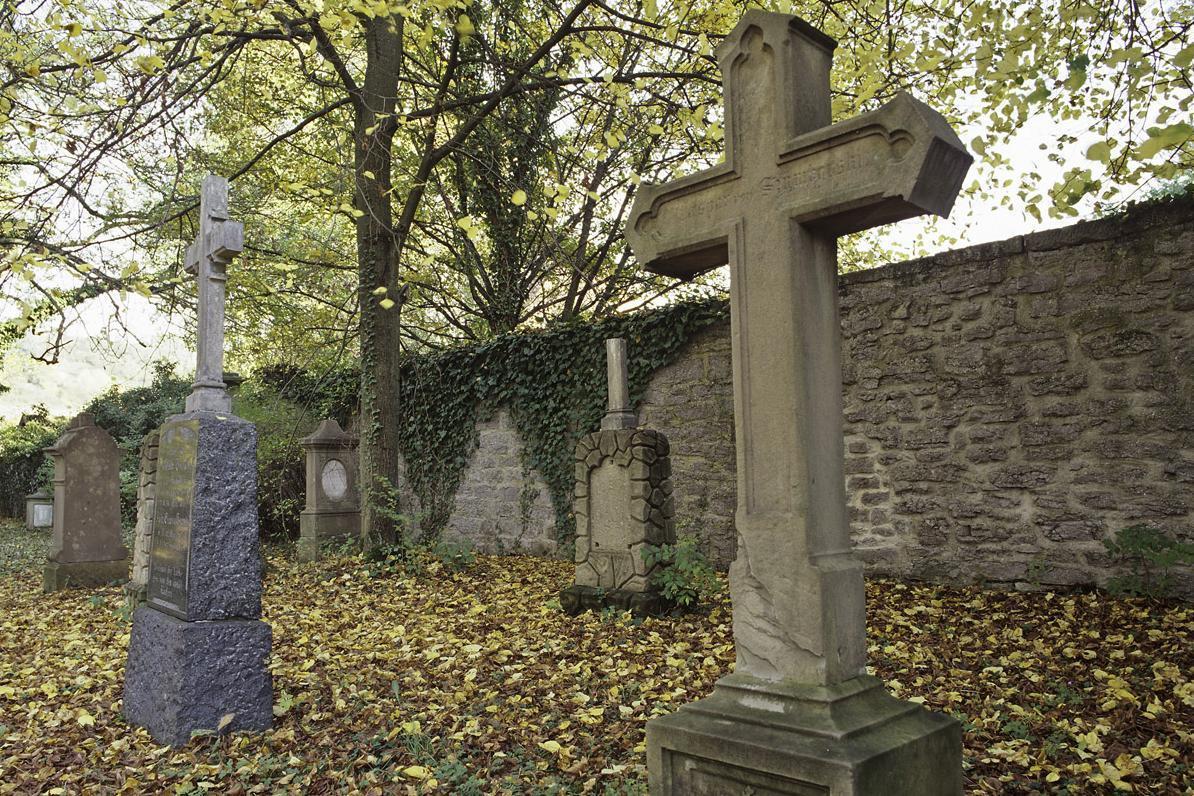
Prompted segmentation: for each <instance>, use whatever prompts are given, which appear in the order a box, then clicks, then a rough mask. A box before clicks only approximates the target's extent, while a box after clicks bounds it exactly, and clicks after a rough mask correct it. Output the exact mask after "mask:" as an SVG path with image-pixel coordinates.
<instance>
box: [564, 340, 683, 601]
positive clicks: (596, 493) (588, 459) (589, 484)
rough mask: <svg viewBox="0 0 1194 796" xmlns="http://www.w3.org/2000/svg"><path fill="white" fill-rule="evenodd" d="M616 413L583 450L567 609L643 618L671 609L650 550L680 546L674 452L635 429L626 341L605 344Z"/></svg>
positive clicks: (583, 442) (652, 434)
mask: <svg viewBox="0 0 1194 796" xmlns="http://www.w3.org/2000/svg"><path fill="white" fill-rule="evenodd" d="M605 345H606V362H607V375H608V381H609V409H608V411H607V412H606V413H605V417H604V418H603V419H602V421H601V430H600V431H597V432H595V433H593V434H588V435H586V436H584V437H582V438H581V439H580V441H579V442H578V443H577V445H576V485H575V487H574V492H573V496H574V504H573V505H574V512H575V515H576V559H575V560H576V580H575V583H574V584H573V585H572V586H570V587H568V588H566V589H564V590H563V591H562V592H560V605H561V607H563V609H564V610H565V611H567V612H568V613H571V614H576V613H579V612H581V611H584V610H588V609H598V610H599V609H601V608H603V607H605V606H615V607H618V608H622V609H624V610H629V611H634V612H635V613H638V614H658V613H662V612H663V611H664V610H666V609H667V608H668V606H667V605H666V604H665V602H664V600H663V598H662V597H661V595H660V594H659V593H658V591H656V590H655V589H654V588H652V586H651V582H650V581H651V575H652V573H653V572H654V569H655V567H656V566H658V565H652V566H651V567H648V566H647V565H646V563H645V562H644V561H643V549H644V548H645V547H646V546H647V545H662V544H673V543H674V542H675V541H676V532H675V528H674V525H673V520H672V514H673V511H674V508H673V506H674V503H673V500H672V482H671V475H672V467H671V456H670V454H671V451H670V450H669V447H668V441H667V437H665V436H664V435H663V434H661V433H659V432H658V431H652V430H650V429H639V428H635V426H636V425H637V423H638V418H637V417H636V416H635V413H634V410H633V409H632V408H631V406H630V390H629V385H628V379H627V371H626V341H625V340H622V339H620V338H615V339H611V340H606V341H605Z"/></svg>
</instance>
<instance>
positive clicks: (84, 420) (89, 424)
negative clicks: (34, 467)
mask: <svg viewBox="0 0 1194 796" xmlns="http://www.w3.org/2000/svg"><path fill="white" fill-rule="evenodd" d="M87 428H99V427H98V426H96V424H95V415H93V414H91V413H90V412H80V413H79V414H77V415H75V416H74V417H73V418H72V419H71V421H70V422H69V423H67V425H66V431H64V432H62V436H60V437H59V438H58V439H57V440H55V441H54V444H53V445H48V446H46V447H44V448H42V452H43V453H50V454H54V453H62V452H63V451H64V450H66V449H67V448H68V447H70V442H71V440H72V439H74V437H75V434H74V432H76V431H82V430H83V429H87ZM101 430H102V429H101Z"/></svg>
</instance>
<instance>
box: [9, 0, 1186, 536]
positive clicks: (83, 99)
mask: <svg viewBox="0 0 1194 796" xmlns="http://www.w3.org/2000/svg"><path fill="white" fill-rule="evenodd" d="M747 6H748V3H747V2H745V1H744V0H696V2H679V0H641V1H640V0H633V1H632V2H622V3H613V2H609V0H571V2H569V3H567V4H565V5H562V6H557V5H556V4H554V3H546V2H542V1H541V0H404V1H403V2H394V1H392V0H196V1H194V2H191V1H185V2H184V0H173V2H161V0H133V2H121V3H112V2H108V0H27V1H24V2H14V0H7V2H5V3H4V4H3V5H2V6H0V284H2V285H3V287H4V294H3V295H4V299H3V305H2V308H0V350H2V349H3V348H4V347H5V346H6V345H7V344H9V343H11V342H12V341H13V340H15V339H19V338H20V337H21V336H22V335H23V334H25V333H27V332H28V331H29V330H47V329H49V330H51V331H53V329H54V328H55V325H56V324H57V325H58V326H57V328H58V329H59V330H61V328H62V326H61V324H62V323H63V322H64V319H65V318H67V317H69V315H70V312H71V308H72V307H75V306H77V305H79V304H80V303H82V302H84V301H87V300H88V299H91V298H94V297H96V296H100V295H119V294H121V293H126V292H136V293H139V294H141V295H143V296H145V297H147V298H148V299H150V300H151V301H152V302H153V304H154V305H155V306H156V307H157V308H158V310H159V311H161V312H165V313H180V314H181V315H182V317H192V316H193V308H192V306H191V305H192V303H193V298H192V294H193V288H191V287H190V286H189V285H188V284H186V283H185V282H184V281H183V280H181V279H180V271H181V269H180V267H179V266H180V262H181V252H182V248H183V245H184V244H185V243H186V242H187V241H188V240H189V239H190V238H191V237H192V236H193V234H194V226H195V224H194V216H195V213H194V210H195V207H196V194H197V186H198V183H199V180H200V179H201V177H202V175H203V174H204V173H205V172H209V171H212V172H218V173H221V174H224V175H227V176H230V177H231V178H232V179H233V197H234V198H233V207H234V214H235V215H236V216H237V217H238V218H239V219H242V220H244V221H245V222H246V237H247V241H248V245H247V247H246V248H247V251H246V255H245V256H244V257H243V258H241V259H239V260H238V261H237V263H236V266H235V268H234V269H233V271H234V273H233V277H232V280H231V282H230V301H229V323H230V330H229V331H230V336H231V340H232V346H231V359H232V362H233V364H234V365H236V366H240V367H245V366H248V367H259V366H268V365H287V366H299V367H302V368H307V369H318V368H321V367H331V366H333V365H335V364H336V363H339V362H341V361H343V360H345V359H346V358H355V359H357V360H358V361H359V363H360V366H361V367H360V369H361V373H362V385H361V400H362V417H363V444H362V454H363V466H364V468H365V472H366V473H369V472H372V470H373V469H374V467H375V466H376V470H377V472H378V473H379V474H380V480H379V481H377V488H379V489H382V488H385V482H386V481H387V480H391V478H392V475H393V473H395V472H396V469H395V468H396V466H397V465H396V459H395V456H396V453H395V451H396V444H395V439H396V438H395V437H394V436H393V434H394V433H395V432H394V431H393V430H392V429H391V430H387V429H386V425H385V422H383V421H384V419H385V418H392V417H394V416H396V412H395V410H394V407H393V406H391V405H389V404H388V403H387V402H388V401H390V400H392V397H391V393H392V392H393V391H392V390H388V387H387V385H389V384H391V382H392V380H393V379H394V378H396V374H397V365H396V362H397V357H398V355H399V351H400V350H402V349H411V348H416V349H425V348H429V347H442V346H445V345H449V344H451V343H452V342H454V341H459V340H477V339H486V338H489V337H492V336H494V335H498V334H501V333H503V332H507V331H510V330H512V329H516V328H520V327H524V326H527V325H544V324H550V323H557V322H567V321H570V320H573V319H580V318H596V317H601V316H604V315H608V314H611V313H615V312H617V311H619V310H620V309H623V308H625V307H628V306H634V305H638V304H642V303H644V302H650V301H655V300H659V299H660V297H661V296H664V295H665V294H667V293H669V292H675V291H678V290H679V291H681V292H692V291H697V292H700V291H702V290H715V289H717V287H718V283H717V282H716V278H712V280H710V279H704V280H697V282H696V283H694V284H692V285H687V286H683V287H677V286H676V285H674V284H667V283H664V282H661V281H659V280H658V279H656V278H654V277H651V276H649V275H646V274H643V273H640V272H639V271H638V269H637V268H636V264H635V263H634V261H633V259H632V257H631V255H630V254H629V252H628V250H627V248H626V246H625V245H624V243H623V241H622V238H621V229H622V226H623V223H624V220H625V216H626V213H627V211H628V209H629V205H630V202H631V200H632V198H633V194H634V190H635V187H636V186H637V185H638V184H639V183H640V182H641V181H642V180H662V179H668V178H671V177H673V176H675V175H677V174H679V173H682V172H684V171H687V170H692V169H694V168H697V167H700V166H703V165H707V164H709V163H711V162H714V161H716V160H717V159H718V158H719V157H720V155H721V149H722V121H723V120H722V109H721V103H720V100H721V88H720V74H719V73H718V70H717V64H716V61H715V59H714V56H713V52H714V48H715V46H716V45H717V43H718V42H719V41H720V38H721V36H723V35H724V34H725V33H727V32H728V31H729V30H730V29H731V28H732V27H733V25H734V24H735V22H736V21H737V19H738V18H739V16H740V15H741V14H742V12H743V11H744V10H745V9H746V7H747ZM767 7H768V8H770V9H772V10H777V11H784V12H791V13H795V14H798V15H800V16H802V17H804V18H805V19H807V20H808V21H810V22H811V23H812V24H814V25H815V26H817V27H819V28H821V29H823V30H824V31H826V32H827V33H828V34H829V35H831V36H833V37H834V38H836V39H837V40H838V41H839V47H838V50H837V55H836V60H835V66H834V74H833V82H832V85H833V87H834V91H835V94H834V116H835V118H845V117H847V116H851V115H854V114H857V113H859V112H861V111H865V110H868V109H871V108H873V107H876V106H877V105H879V104H881V103H882V102H885V101H886V100H888V99H890V98H891V97H892V96H893V95H894V94H895V93H896V92H898V91H903V90H907V91H911V92H913V93H914V94H916V95H918V96H920V97H921V98H923V99H925V100H926V101H927V102H929V103H930V104H931V105H933V106H934V107H936V108H939V109H941V110H942V111H943V112H944V113H945V114H946V115H947V117H949V118H950V120H951V122H953V123H954V124H955V125H956V126H957V127H958V128H959V129H962V130H964V131H967V135H966V137H967V139H968V144H969V145H970V146H971V148H972V149H973V151H974V152H975V154H976V155H977V157H978V158H979V167H978V168H977V169H975V170H974V171H973V172H972V176H973V178H972V180H971V183H970V184H969V185H968V186H967V188H966V191H967V192H968V194H969V195H970V196H972V197H975V198H977V199H979V200H981V201H983V202H985V203H987V204H991V205H1003V206H1008V207H1013V208H1016V209H1020V210H1021V211H1022V212H1024V213H1027V214H1030V215H1031V216H1033V217H1035V218H1037V219H1043V218H1044V217H1045V216H1046V215H1049V216H1053V217H1058V218H1061V217H1065V216H1070V215H1077V214H1080V213H1083V212H1095V211H1106V210H1107V209H1112V208H1114V207H1115V206H1116V205H1117V204H1119V203H1123V202H1125V201H1128V200H1129V199H1131V198H1132V197H1133V196H1134V195H1135V194H1136V192H1137V191H1139V190H1140V189H1142V188H1145V189H1147V187H1148V186H1149V185H1151V184H1155V183H1156V182H1157V181H1160V180H1167V179H1172V178H1174V177H1176V176H1179V175H1181V174H1182V173H1183V172H1184V170H1187V169H1188V168H1189V166H1190V163H1191V159H1192V157H1194V155H1192V148H1191V141H1192V140H1194V128H1192V127H1191V125H1190V124H1189V123H1188V121H1187V120H1188V119H1189V111H1190V101H1191V96H1192V92H1191V85H1190V75H1189V67H1190V64H1191V62H1192V61H1194V44H1191V43H1190V39H1191V36H1190V27H1191V24H1194V6H1192V5H1191V4H1190V3H1188V2H1183V1H1182V0H1154V1H1153V2H1150V3H1144V4H1142V3H1139V2H1136V1H1135V0H1091V1H1090V2H1085V1H1083V0H1049V1H1048V2H1043V3H1028V4H1025V3H1019V2H1015V0H972V1H971V2H967V3H960V4H959V3H954V2H950V1H949V0H918V1H913V0H906V1H905V2H892V1H891V0H883V2H879V1H878V0H799V1H798V2H792V1H791V0H768V4H767ZM1041 119H1043V120H1046V121H1048V123H1049V125H1048V127H1047V129H1049V130H1056V131H1057V132H1056V133H1054V134H1050V135H1046V136H1045V137H1044V139H1043V140H1040V141H1039V144H1038V145H1039V147H1040V154H1041V155H1042V158H1041V159H1040V164H1041V165H1040V167H1037V166H1034V165H1032V164H1031V163H1028V162H1027V161H1026V158H1025V156H1024V154H1023V153H1022V152H1021V151H1019V150H1017V149H1016V146H1017V145H1018V144H1020V143H1022V141H1021V139H1020V138H1018V135H1019V133H1020V132H1021V131H1022V130H1024V129H1025V128H1026V127H1027V126H1031V125H1033V124H1037V123H1038V122H1037V121H1035V120H1041ZM1075 124H1078V125H1081V129H1080V130H1072V129H1067V125H1071V126H1072V125H1075ZM881 240H882V239H881V238H880V237H875V236H871V237H870V238H866V239H863V240H861V241H854V242H852V243H851V242H849V241H847V242H846V244H845V245H846V247H847V252H848V254H849V258H850V259H853V260H854V261H855V262H856V263H866V262H874V261H876V260H877V259H879V258H881V257H882V252H883V248H882V244H881ZM876 241H879V243H876ZM59 337H61V335H59ZM52 357H53V351H51V352H50V354H49V358H50V359H52ZM375 457H376V458H375ZM369 482H370V480H369V478H366V483H369ZM367 524H368V523H367Z"/></svg>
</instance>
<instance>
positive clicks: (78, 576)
mask: <svg viewBox="0 0 1194 796" xmlns="http://www.w3.org/2000/svg"><path fill="white" fill-rule="evenodd" d="M128 577H129V557H128V556H127V555H126V556H125V557H124V558H121V559H117V560H115V561H69V562H67V561H47V562H46V568H45V570H44V571H43V572H42V581H41V586H42V591H45V592H52V591H60V590H62V589H67V588H70V587H71V586H106V585H107V584H109V583H112V582H113V581H118V580H128Z"/></svg>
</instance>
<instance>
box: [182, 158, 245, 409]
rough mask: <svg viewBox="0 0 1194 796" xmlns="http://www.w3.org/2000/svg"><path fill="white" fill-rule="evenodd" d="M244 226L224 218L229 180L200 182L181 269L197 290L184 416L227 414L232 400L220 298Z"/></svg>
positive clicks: (241, 245) (240, 246)
mask: <svg viewBox="0 0 1194 796" xmlns="http://www.w3.org/2000/svg"><path fill="white" fill-rule="evenodd" d="M244 238H245V232H244V226H243V225H242V224H241V223H240V222H239V221H232V220H231V219H229V217H228V180H226V179H224V178H223V177H217V176H215V175H212V174H209V175H208V176H206V177H204V178H203V189H202V194H201V196H200V200H199V234H198V235H197V236H196V237H195V240H194V242H193V243H191V245H190V246H188V247H187V256H186V270H187V273H188V274H192V275H194V276H195V277H196V281H197V282H198V289H199V323H198V340H197V341H196V344H195V348H196V353H197V356H196V359H197V362H196V366H195V383H194V385H192V387H191V394H190V395H189V396H187V403H186V410H187V411H188V412H229V411H231V409H232V399H231V398H229V396H228V391H227V389H226V388H225V385H224V297H225V282H226V281H227V279H228V276H227V268H228V263H230V262H231V261H232V258H233V257H235V256H236V255H237V254H239V253H240V252H241V251H242V250H243V249H244Z"/></svg>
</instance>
